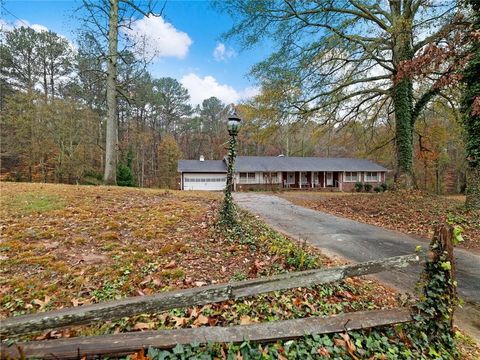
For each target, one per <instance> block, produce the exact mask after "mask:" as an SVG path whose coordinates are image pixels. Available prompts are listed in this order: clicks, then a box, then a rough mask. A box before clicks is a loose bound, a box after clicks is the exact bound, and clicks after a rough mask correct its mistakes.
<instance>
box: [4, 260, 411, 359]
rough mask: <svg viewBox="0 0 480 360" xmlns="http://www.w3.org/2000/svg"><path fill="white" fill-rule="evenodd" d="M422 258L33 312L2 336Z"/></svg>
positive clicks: (9, 323)
mask: <svg viewBox="0 0 480 360" xmlns="http://www.w3.org/2000/svg"><path fill="white" fill-rule="evenodd" d="M419 261H420V259H419V257H418V255H416V254H412V255H404V256H397V257H392V258H387V259H382V260H377V261H368V262H364V263H360V264H355V265H346V266H340V267H334V268H326V269H320V270H308V271H301V272H292V273H285V274H280V275H276V276H270V277H265V278H259V279H252V280H245V281H239V282H232V283H229V284H222V285H211V286H202V287H198V288H193V289H186V290H180V291H172V292H167V293H161V294H155V295H149V296H138V297H131V298H126V299H122V300H118V301H110V302H103V303H98V304H93V305H87V306H79V307H74V308H68V309H62V310H56V311H50V312H45V313H38V314H34V315H25V316H16V317H11V318H7V319H4V320H1V321H0V335H1V336H2V337H6V336H12V335H22V334H28V333H31V332H38V331H43V330H48V329H58V328H64V327H69V326H75V325H87V324H92V323H97V322H102V321H107V320H110V321H111V320H116V319H120V318H123V317H130V316H134V315H137V314H146V313H156V312H160V311H165V310H171V309H174V308H181V307H190V306H196V305H205V304H209V303H216V302H222V301H226V300H235V299H239V298H243V297H247V296H253V295H258V294H263V293H268V292H271V291H278V290H286V289H292V288H298V287H309V286H313V285H320V284H326V283H331V282H335V281H339V280H342V279H344V278H346V277H352V276H362V275H368V274H375V273H379V272H382V271H387V270H393V269H400V268H404V267H407V266H409V265H411V264H413V263H418V262H419ZM209 329H210V330H209V331H212V330H211V329H212V328H209ZM2 349H3V348H2ZM2 351H3V350H2Z"/></svg>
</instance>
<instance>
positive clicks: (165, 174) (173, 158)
mask: <svg viewBox="0 0 480 360" xmlns="http://www.w3.org/2000/svg"><path fill="white" fill-rule="evenodd" d="M181 156H182V152H181V150H180V148H179V147H178V144H177V142H176V141H175V139H174V137H173V136H171V135H167V136H165V137H164V138H163V139H162V141H161V142H160V145H159V146H158V163H159V169H158V170H159V185H160V187H161V188H166V189H177V188H178V181H177V178H178V174H177V162H178V160H179V159H180V158H181Z"/></svg>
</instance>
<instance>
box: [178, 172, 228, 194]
mask: <svg viewBox="0 0 480 360" xmlns="http://www.w3.org/2000/svg"><path fill="white" fill-rule="evenodd" d="M226 183H227V175H226V174H222V173H219V174H183V189H184V190H210V191H214V190H223V189H225V185H226Z"/></svg>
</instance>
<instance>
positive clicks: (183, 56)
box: [2, 0, 270, 103]
mask: <svg viewBox="0 0 480 360" xmlns="http://www.w3.org/2000/svg"><path fill="white" fill-rule="evenodd" d="M158 3H159V5H162V4H163V2H162V1H158ZM80 5H81V1H74V0H70V1H67V0H62V1H60V0H57V1H42V0H37V1H32V0H30V1H22V0H6V1H5V2H4V3H3V8H2V19H3V21H5V22H7V23H8V24H9V25H13V26H14V25H18V24H19V23H21V22H20V21H19V19H22V20H23V22H24V23H27V24H31V25H32V26H34V25H42V26H44V27H46V28H48V29H50V30H53V31H55V32H57V33H59V34H61V35H63V36H65V37H67V38H68V39H70V40H71V41H74V39H75V30H76V29H77V28H78V26H79V24H78V23H77V20H75V17H74V16H73V14H74V11H75V9H77V8H78V7H79V6H80ZM10 13H11V14H10ZM12 14H13V15H12ZM231 24H232V21H231V19H230V18H229V17H228V16H227V15H226V14H221V13H218V12H216V11H215V10H214V9H213V8H212V7H211V6H210V4H209V2H208V1H201V0H198V1H180V0H176V1H174V0H170V1H167V3H166V6H165V10H164V15H163V18H160V19H158V18H157V19H142V20H141V21H140V22H139V23H138V24H137V26H136V28H135V31H136V32H137V33H139V34H141V35H142V36H145V37H146V39H147V46H149V47H152V48H156V49H157V53H158V52H161V53H162V54H161V56H157V58H156V60H155V61H154V62H153V63H152V64H151V65H150V72H151V73H152V74H153V76H154V77H164V76H171V77H174V78H176V79H178V80H179V81H181V82H182V83H183V84H184V86H186V87H187V88H188V89H189V91H190V93H191V96H192V102H193V103H198V102H200V101H201V100H202V99H203V98H205V97H208V96H217V97H219V98H221V99H222V100H223V101H225V102H237V101H239V100H241V99H243V98H248V97H249V96H251V95H252V94H255V93H256V92H257V91H258V89H257V88H256V87H255V85H256V84H255V82H254V80H252V79H248V78H247V73H248V71H249V69H250V67H251V66H252V65H253V64H255V63H256V62H258V61H260V60H261V59H263V58H264V57H266V56H267V55H268V51H269V50H270V49H269V46H265V45H264V46H257V47H255V48H254V49H251V50H248V51H243V52H240V51H239V46H238V45H237V44H235V43H224V41H223V40H222V39H221V34H222V33H223V32H224V31H227V30H228V29H229V28H230V26H231ZM215 49H216V50H215Z"/></svg>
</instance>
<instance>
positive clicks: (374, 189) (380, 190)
mask: <svg viewBox="0 0 480 360" xmlns="http://www.w3.org/2000/svg"><path fill="white" fill-rule="evenodd" d="M373 191H375V192H376V193H379V192H382V188H381V187H380V186H375V187H374V188H373Z"/></svg>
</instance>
